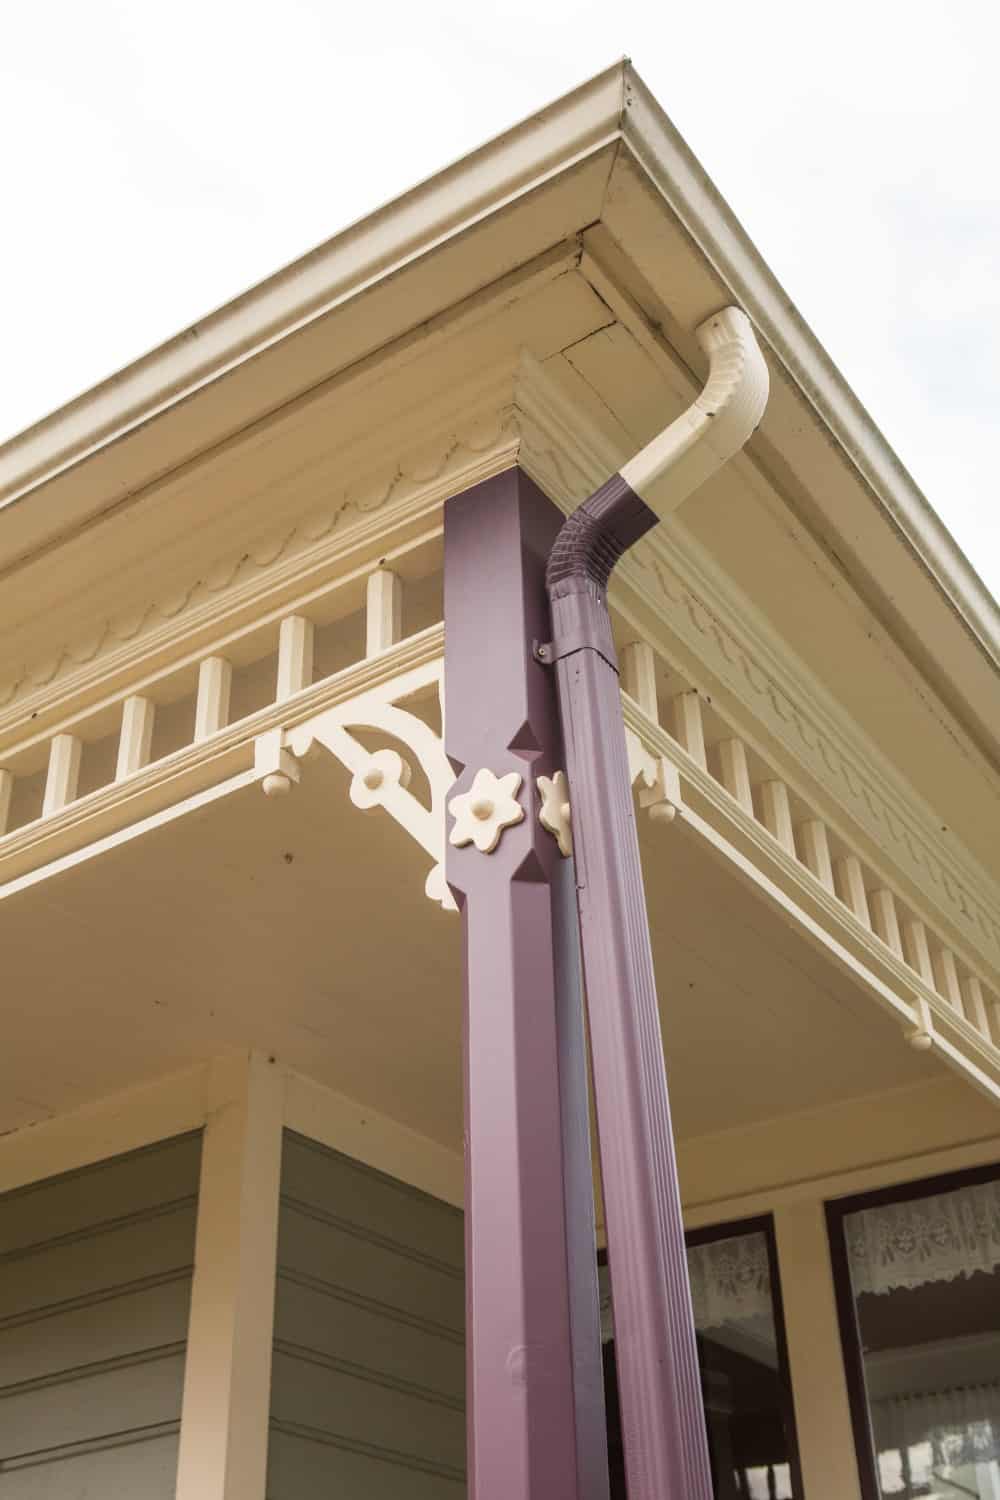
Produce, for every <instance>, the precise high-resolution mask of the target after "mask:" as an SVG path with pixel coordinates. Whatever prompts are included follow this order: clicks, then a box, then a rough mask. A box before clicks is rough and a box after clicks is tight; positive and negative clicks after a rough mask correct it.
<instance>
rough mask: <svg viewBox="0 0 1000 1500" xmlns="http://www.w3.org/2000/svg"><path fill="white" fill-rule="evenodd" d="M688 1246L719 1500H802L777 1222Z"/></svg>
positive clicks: (615, 1457)
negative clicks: (777, 1252) (778, 1258)
mask: <svg viewBox="0 0 1000 1500" xmlns="http://www.w3.org/2000/svg"><path fill="white" fill-rule="evenodd" d="M687 1245H688V1275H689V1278H690V1281H691V1302H692V1307H693V1311H694V1322H695V1331H696V1335H697V1341H698V1363H699V1366H700V1369H701V1381H702V1394H703V1396H704V1400H705V1418H706V1426H707V1429H708V1447H709V1456H710V1459H711V1464H712V1481H713V1486H714V1490H715V1496H716V1500H737V1497H739V1500H800V1497H801V1495H802V1484H801V1480H800V1477H799V1468H798V1455H797V1453H796V1447H795V1424H794V1419H793V1415H792V1401H791V1390H790V1386H789V1381H788V1360H787V1355H786V1351H785V1332H784V1324H783V1321H782V1315H781V1295H780V1288H779V1284H778V1267H777V1258H776V1255H775V1249H774V1235H773V1231H772V1227H771V1221H770V1219H769V1218H767V1219H754V1220H748V1221H746V1222H744V1223H740V1224H725V1225H719V1226H716V1227H713V1228H711V1229H701V1230H697V1231H694V1232H693V1233H691V1234H689V1235H688V1236H687ZM600 1276H601V1328H602V1336H603V1338H604V1384H605V1393H606V1397H607V1409H608V1450H609V1457H610V1460H611V1494H612V1500H624V1497H625V1494H626V1491H625V1471H624V1464H623V1456H622V1444H621V1428H620V1422H619V1413H618V1385H617V1379H616V1376H615V1362H614V1326H613V1318H612V1308H611V1287H610V1279H609V1275H608V1268H607V1265H606V1263H602V1265H601V1269H600ZM997 1500H1000V1496H998V1497H997Z"/></svg>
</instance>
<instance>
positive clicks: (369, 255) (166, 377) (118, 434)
mask: <svg viewBox="0 0 1000 1500" xmlns="http://www.w3.org/2000/svg"><path fill="white" fill-rule="evenodd" d="M624 75H625V64H624V63H616V64H615V65H614V66H613V67H611V68H609V69H607V70H605V71H604V72H603V73H600V74H598V75H597V76H596V77H595V78H593V79H591V80H590V81H589V82H587V83H585V84H583V85H582V86H581V87H579V88H577V89H575V90H573V91H572V92H571V93H569V94H566V95H565V96H564V97H562V98H561V99H558V100H556V101H555V102H554V103H553V104H551V105H550V106H548V107H547V108H546V109H543V110H541V111H540V112H539V113H537V114H535V115H532V116H531V117H529V118H528V119H527V120H525V121H523V122H522V123H521V124H519V125H517V126H515V127H514V128H513V129H511V130H508V131H505V132H504V133H503V135H501V136H498V137H497V138H496V139H494V140H493V141H491V142H489V143H488V144H486V145H485V146H483V147H481V148H480V149H479V150H477V151H474V152H472V153H471V154H470V155H468V156H466V157H463V158H462V159H460V160H459V161H457V162H455V163H454V164H453V165H452V166H450V167H447V168H445V169H444V170H443V171H441V172H438V173H436V174H435V175H434V176H433V177H431V178H428V179H427V180H426V181H425V182H423V183H421V184H419V185H418V186H416V187H414V188H412V189H411V190H410V191H409V192H407V193H405V194H403V195H402V196H401V197H399V198H396V199H394V200H393V201H391V202H390V203H388V204H386V205H384V206H383V207H382V208H379V209H377V210H376V211H375V212H374V213H372V214H370V215H368V216H366V217H365V218H364V219H362V220H360V221H359V222H358V223H356V224H354V225H352V226H351V227H349V228H348V229H345V230H343V231H342V232H341V233H340V234H338V235H336V236H334V237H333V238H332V239H330V240H328V241H327V242H326V243H325V244H323V245H321V246H319V247H318V248H317V249H315V250H313V251H311V252H310V253H309V254H307V255H305V256H303V257H302V258H301V259H299V260H297V261H294V262H293V263H292V264H291V265H289V266H287V267H285V268H284V269H283V270H281V271H279V272H277V273H276V274H275V275H274V276H271V277H269V278H268V279H267V280H266V281H264V282H261V283H260V284H259V285H257V286H255V287H253V288H252V289H251V290H249V291H247V292H245V293H244V294H243V295H242V296H240V297H237V298H236V299H234V300H233V301H232V302H230V303H228V304H226V305H225V306H224V307H222V308H221V309H219V310H218V311H217V312H214V313H212V314H210V315H209V316H208V317H206V318H204V319H202V320H200V321H199V322H198V323H196V324H194V325H192V326H191V327H190V328H188V329H186V330H185V331H184V332H183V333H180V334H178V335H177V336H176V337H175V338H173V339H171V340H170V341H169V342H168V343H166V344H163V345H161V346H160V347H159V348H157V349H155V350H153V351H152V352H151V353H149V354H147V355H146V356H144V357H143V358H142V359H139V360H137V361H136V362H135V363H133V364H131V365H129V366H127V367H126V368H125V369H124V370H122V371H120V372H119V373H118V374H116V375H113V376H112V377H110V378H109V379H108V380H106V381H104V382H102V383H101V384H100V385H98V386H95V387H94V388H93V389H91V390H90V391H88V392H86V393H85V394H83V395H81V396H80V397H78V398H77V399H76V400H75V401H73V402H70V403H69V404H68V405H66V406H64V407H62V408H61V409H60V410H58V411H56V412H54V413H53V414H52V415H50V416H48V417H46V418H44V419H43V420H42V421H41V422H39V423H37V424H35V425H34V426H32V427H30V428H28V429H27V430H26V431H25V432H23V433H21V434H20V435H18V436H16V437H14V438H12V439H10V440H9V441H8V442H7V443H5V444H3V445H2V446H0V516H2V522H3V524H2V530H0V566H3V565H6V564H9V563H10V562H11V561H14V560H16V559H17V558H18V557H21V556H23V555H25V554H26V553H29V552H30V551H31V550H32V549H33V548H34V547H36V546H38V545H41V544H43V543H44V542H45V541H46V540H47V539H50V538H51V537H52V536H53V535H56V534H59V533H62V532H65V531H66V530H67V529H68V528H70V527H72V526H73V525H74V523H76V522H78V521H79V520H80V518H81V513H82V514H83V515H84V516H86V514H87V513H88V512H89V513H91V514H93V513H95V512H96V511H97V510H100V509H102V508H103V507H104V506H105V505H107V504H109V503H113V502H114V501H115V500H116V499H119V498H121V496H122V495H124V494H127V493H128V492H129V491H130V489H131V487H132V486H133V484H135V483H138V482H142V481H141V479H139V478H138V477H137V476H136V475H134V474H133V473H132V472H131V470H130V468H129V467H128V466H127V469H126V472H124V473H115V472H112V473H111V474H109V475H108V476H107V478H109V479H110V480H111V483H110V485H108V484H105V485H103V486H102V487H101V495H93V494H91V495H89V496H88V497H87V498H86V499H84V500H83V501H82V503H81V501H80V499H79V497H71V496H69V495H67V497H66V504H65V505H64V504H63V503H62V497H61V496H60V497H59V503H49V504H46V505H45V506H41V507H37V506H27V505H25V504H24V503H23V502H25V501H26V500H28V499H29V498H30V497H32V496H36V495H37V494H38V492H39V491H40V490H42V489H43V488H44V487H46V486H51V484H52V482H53V481H54V480H56V479H58V478H59V476H60V475H63V474H65V473H67V472H68V471H71V470H74V469H76V468H77V467H78V466H80V465H81V464H82V463H83V462H84V461H85V460H87V459H88V458H92V457H93V456H95V455H96V454H99V453H102V452H105V451H106V450H108V449H109V448H112V447H114V446H116V445H120V444H121V443H122V441H123V440H125V439H127V438H128V437H129V436H130V435H133V434H135V433H136V431H137V430H140V429H142V428H144V427H146V426H147V425H148V424H149V423H150V422H152V421H153V420H155V419H156V418H159V417H162V416H163V415H164V414H166V413H168V412H171V411H174V410H176V409H177V408H179V407H181V406H185V405H190V404H191V402H192V398H193V397H195V396H196V395H197V394H198V393H199V392H202V391H203V390H204V388H205V387H208V386H213V385H216V384H217V383H218V382H220V381H222V380H224V379H225V378H226V377H230V384H231V385H233V386H234V385H235V382H232V380H231V377H232V376H233V375H234V373H236V372H239V371H243V370H245V369H246V367H247V366H248V365H251V364H253V363H254V362H258V363H259V362H261V361H265V360H267V356H268V355H269V354H272V353H273V352H274V351H275V350H277V349H280V348H282V346H287V345H288V344H289V343H290V341H293V340H296V338H297V336H298V337H299V339H301V336H302V335H303V334H305V333H307V332H308V331H309V330H310V329H315V328H316V326H317V325H319V324H323V323H324V322H325V321H326V320H328V319H329V318H330V316H331V314H333V313H335V312H336V311H337V310H338V309H340V308H342V307H344V305H345V304H348V303H351V302H354V301H356V300H357V299H359V298H360V297H361V296H362V295H363V294H365V293H370V292H372V291H373V290H374V289H375V288H377V287H379V286H381V285H384V284H385V283H387V282H388V281H390V280H391V279H392V278H393V277H398V276H399V275H400V273H402V272H405V271H406V270H407V269H408V268H410V267H412V266H413V265H414V264H415V263H416V262H419V261H421V260H423V259H424V258H425V257H427V256H428V255H429V253H430V252H431V251H434V250H440V249H441V248H442V247H443V246H445V245H447V244H449V243H451V242H454V241H456V240H459V239H460V238H461V237H463V236H468V234H469V231H470V230H473V229H475V228H476V226H480V225H483V224H485V223H486V221H493V222H499V221H501V220H502V218H503V211H504V210H505V209H509V208H511V207H512V206H514V205H517V204H519V203H523V202H524V200H525V199H527V198H528V197H529V195H532V194H537V193H538V191H539V190H542V189H544V188H545V187H546V186H547V185H549V184H552V183H555V182H559V181H562V180H565V179H567V178H572V175H573V172H574V168H577V167H580V166H582V165H583V164H586V163H587V162H589V161H592V160H594V159H595V158H599V157H600V156H601V155H602V153H607V152H608V151H609V149H611V150H613V148H614V146H615V144H616V142H617V141H618V139H619V137H620V124H621V111H622V99H623V88H624ZM606 175H607V174H606V172H605V173H603V174H602V175H601V177H600V179H599V182H598V183H597V186H596V191H595V183H594V182H591V181H590V179H586V181H585V182H584V183H583V189H582V190H581V192H580V194H579V196H580V197H581V199H583V200H586V199H587V198H588V197H592V198H593V202H592V203H590V202H586V201H580V202H579V203H576V204H575V205H574V207H573V208H572V209H571V211H570V212H569V215H568V220H567V223H568V226H569V228H568V232H570V233H574V232H575V231H576V230H577V228H578V227H579V226H580V225H581V224H583V223H586V222H587V220H588V218H591V217H595V216H596V215H597V214H599V211H600V199H601V194H602V192H603V187H604V184H605V182H606ZM578 181H580V179H579V178H578ZM573 196H574V195H573V192H572V186H571V191H570V199H571V201H572V200H573ZM532 206H534V205H533V204H532ZM549 243H551V241H550V242H549ZM546 248H548V244H541V243H539V244H537V245H536V244H533V243H531V241H530V236H526V237H525V239H524V245H523V253H522V254H521V258H520V259H521V263H523V262H524V261H526V260H529V259H531V258H532V257H533V256H534V255H536V254H538V253H540V252H541V251H542V250H544V249H546ZM481 258H482V262H483V267H484V270H483V274H482V279H481V282H480V285H482V284H485V283H486V282H487V281H489V280H491V279H495V278H496V276H497V275H498V274H500V273H499V272H498V271H497V270H496V268H493V269H492V270H491V268H490V264H489V258H488V257H487V256H482V257H481ZM504 269H510V266H507V267H504ZM475 289H476V288H475V287H473V286H469V287H466V288H464V289H462V291H461V292H460V295H463V296H467V295H469V294H470V293H471V292H472V291H474V290H475ZM437 311H440V308H438V307H433V308H430V309H429V310H428V311H426V312H425V311H423V310H422V309H421V310H420V313H419V317H418V321H420V319H421V318H423V317H426V316H430V315H432V314H433V313H434V312H437ZM400 331H404V329H403V328H401V327H397V328H396V329H394V330H393V333H394V334H398V333H399V332H400ZM272 363H274V364H276V363H277V361H267V365H266V368H267V369H268V370H270V368H271V365H272ZM283 373H284V374H285V378H286V380H287V378H288V372H287V367H286V368H285V370H284V371H283ZM325 373H326V374H329V373H330V367H329V364H328V366H327V369H326V371H325ZM248 384H249V386H250V389H249V390H247V391H241V392H240V393H239V395H238V396H237V394H236V392H235V390H232V391H229V393H228V407H229V410H228V413H227V423H228V431H229V432H232V431H235V430H238V429H239V428H240V427H242V426H245V425H247V423H248V422H250V421H252V420H254V418H255V417H257V416H259V415H261V414H262V412H263V411H265V410H267V409H268V406H270V408H273V407H274V405H275V404H276V402H275V398H276V396H277V404H282V403H283V402H284V401H285V400H287V399H289V397H291V396H293V395H295V394H296V393H297V392H296V390H295V389H294V388H292V389H290V388H289V387H288V385H287V384H282V382H281V381H280V380H275V379H273V378H272V377H271V375H270V374H267V375H263V376H262V375H261V372H260V371H257V370H255V372H254V379H253V380H252V381H250V382H248ZM219 436H221V433H220V434H217V435H216V440H218V437H219ZM158 446H159V447H160V449H161V451H162V448H163V443H162V441H159V440H158ZM186 456H189V455H184V454H182V455H180V457H182V458H183V457H186ZM192 456H193V455H192ZM174 459H175V461H177V456H176V455H174ZM150 477H152V476H151V475H150V474H149V473H147V474H146V475H145V478H146V480H148V479H149V478H150ZM109 489H110V494H109ZM46 499H47V500H48V501H50V502H55V501H56V496H55V494H52V493H50V494H49V495H47V496H46ZM74 500H75V501H76V503H75V504H74V503H73V502H74ZM29 511H30V512H31V515H30V518H29V516H28V512H29Z"/></svg>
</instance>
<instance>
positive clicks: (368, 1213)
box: [268, 1132, 465, 1500]
mask: <svg viewBox="0 0 1000 1500" xmlns="http://www.w3.org/2000/svg"><path fill="white" fill-rule="evenodd" d="M463 1326H464V1288H463V1250H462V1216H461V1213H460V1212H459V1211H458V1210H457V1209H454V1208H452V1207H451V1206H450V1205H448V1204H445V1203H441V1202H439V1201H438V1200H436V1199H434V1198H431V1197H428V1196H427V1194H425V1193H420V1192H417V1191H415V1190H414V1189H412V1188H410V1187H407V1186H406V1185H405V1184H403V1183H400V1182H396V1181H395V1180H394V1179H392V1178H390V1177H386V1176H384V1175H383V1174H381V1173H379V1172H374V1171H372V1170H370V1169H369V1168H367V1167H364V1166H362V1165H361V1164H360V1163H358V1162H354V1161H351V1160H350V1159H348V1158H346V1157H343V1156H340V1155H338V1154H337V1153H336V1152H333V1151H329V1150H327V1149H326V1148H325V1147H322V1146H319V1145H317V1144H316V1143H314V1142H311V1141H306V1140H304V1139H303V1138H302V1137H300V1136H296V1135H293V1134H291V1133H290V1132H286V1135H285V1142H284V1152H283V1158H282V1177H281V1216H280V1221H279V1235H278V1286H277V1296H276V1303H275V1330H274V1333H275V1343H274V1366H273V1379H272V1391H271V1424H272V1426H271V1440H270V1449H269V1461H268V1500H310V1497H312V1496H314V1495H315V1496H319V1495H324V1496H325V1495H327V1494H334V1493H336V1494H338V1495H340V1494H342V1495H343V1496H344V1497H345V1500H347V1497H348V1496H354V1495H357V1496H359V1497H360V1496H364V1500H459V1497H461V1496H462V1495H463V1494H464V1491H465V1482H464V1466H465V1414H464V1359H465V1355H464V1333H463Z"/></svg>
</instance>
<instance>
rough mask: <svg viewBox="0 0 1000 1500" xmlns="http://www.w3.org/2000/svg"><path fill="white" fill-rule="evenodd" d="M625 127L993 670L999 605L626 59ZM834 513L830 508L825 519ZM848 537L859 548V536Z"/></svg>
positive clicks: (662, 190)
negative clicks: (829, 513) (627, 66)
mask: <svg viewBox="0 0 1000 1500" xmlns="http://www.w3.org/2000/svg"><path fill="white" fill-rule="evenodd" d="M622 135H623V140H624V143H625V145H626V146H627V147H628V150H629V152H630V153H631V155H632V156H634V158H635V159H636V161H637V162H638V164H639V165H640V167H641V168H642V171H643V172H644V174H645V175H646V177H648V179H649V180H650V182H651V183H652V184H653V185H654V186H655V187H656V189H657V191H658V193H659V194H660V196H661V197H662V199H663V200H664V202H665V203H666V204H667V205H668V206H669V208H670V210H671V212H672V213H673V214H674V216H675V217H676V218H677V220H678V221H679V222H680V224H681V225H682V226H683V228H684V230H685V232H686V233H687V235H688V236H689V237H690V239H691V241H692V242H693V244H694V245H695V246H696V247H697V250H698V252H699V254H700V255H701V256H702V257H703V258H704V260H705V262H706V263H707V264H708V265H709V266H710V267H711V269H712V271H713V272H714V274H715V276H716V278H717V279H718V280H719V282H720V283H721V284H722V285H723V286H724V287H725V288H726V290H727V293H728V294H729V295H731V296H732V298H733V299H734V300H735V301H737V302H738V303H739V304H740V305H741V306H742V307H743V309H744V310H745V311H746V312H747V313H748V314H749V316H750V318H751V319H752V321H753V323H754V325H755V328H756V330H757V332H758V335H759V336H760V337H761V339H762V341H763V342H764V343H765V344H766V346H767V349H768V352H769V354H770V355H771V356H772V358H773V359H775V360H776V361H777V362H778V363H779V364H780V366H782V367H783V369H784V371H785V372H786V374H787V376H788V378H789V379H790V381H791V382H792V383H793V384H794V386H795V388H796V389H797V391H798V392H799V394H800V395H801V397H802V398H803V399H804V400H805V401H806V402H808V404H809V405H810V407H811V408H812V411H813V413H814V414H815V417H816V418H818V420H819V422H820V423H821V424H822V427H823V428H825V429H826V432H827V433H828V434H829V436H830V437H831V438H832V439H833V440H834V442H835V443H836V445H837V446H838V448H839V449H840V450H841V451H842V452H843V454H844V455H845V456H846V457H847V459H848V460H849V461H850V463H851V464H852V465H853V466H854V468H855V469H856V470H857V472H858V473H859V475H860V476H861V478H862V479H863V481H864V483H865V484H866V486H867V487H868V489H869V491H870V493H871V496H872V498H873V499H874V501H875V502H876V505H875V506H873V507H872V510H873V519H878V518H880V519H881V520H883V521H888V522H889V524H891V526H892V527H893V528H894V531H895V533H896V535H897V536H898V538H899V540H900V542H901V543H902V544H903V545H904V547H905V548H906V550H907V551H908V552H909V554H910V557H909V558H908V559H907V558H904V557H900V558H899V566H900V567H906V566H907V565H912V562H913V560H914V559H915V560H916V561H917V562H918V564H919V565H920V566H921V567H922V568H923V569H924V570H925V571H926V573H927V575H929V578H930V579H931V580H933V583H934V585H935V586H936V589H937V591H938V592H939V594H940V595H942V596H943V598H944V599H945V600H947V602H948V604H949V606H950V608H951V611H952V614H953V623H958V622H959V621H960V622H961V626H962V628H963V629H964V632H965V633H966V635H967V637H968V638H971V640H972V641H974V642H975V645H976V647H977V648H978V650H979V652H980V653H981V654H982V655H983V656H985V658H986V660H987V661H988V663H989V665H990V667H991V669H992V673H995V672H996V671H998V670H1000V606H998V605H997V602H996V600H995V599H994V598H993V596H992V595H991V593H990V591H989V590H988V589H987V587H986V585H985V584H984V583H983V582H982V580H981V579H980V578H979V576H978V574H977V573H976V572H975V570H974V568H973V567H972V565H971V563H970V562H969V561H968V559H967V558H966V557H965V555H964V553H963V552H962V551H961V549H960V548H959V546H958V545H957V543H956V542H955V540H954V538H953V537H952V536H951V534H950V533H949V532H948V530H947V528H946V527H945V525H944V523H943V522H942V521H941V519H940V517H939V516H938V515H937V514H936V512H935V511H934V510H933V508H932V507H931V505H930V504H929V502H928V501H927V499H926V497H925V496H924V495H923V494H922V492H921V491H920V489H919V488H918V486H917V485H916V483H915V482H914V480H913V479H912V477H911V476H910V474H909V473H908V472H907V470H906V469H905V467H904V466H903V464H902V463H901V462H900V460H899V458H898V457H897V456H896V454H895V453H894V452H893V450H892V448H891V447H890V446H889V444H888V443H887V442H886V440H885V438H884V437H883V436H882V434H881V433H880V432H879V430H878V428H877V427H876V425H875V423H874V422H873V421H872V419H871V417H870V416H869V415H868V413H867V411H866V410H865V408H864V407H863V406H862V404H861V402H860V401H859V400H858V398H857V397H856V396H855V395H854V393H853V391H852V390H851V389H850V387H849V386H848V384H847V382H846V381H845V380H844V378H843V377H842V376H841V374H840V373H839V371H838V370H837V368H836V366H835V365H834V363H833V361H832V360H831V359H830V357H829V355H828V354H827V353H826V351H825V350H824V349H823V348H822V346H821V345H820V343H819V342H818V340H817V339H816V338H815V336H814V335H813V333H812V332H811V330H810V329H809V327H808V325H807V324H806V323H805V321H804V319H803V318H802V317H801V315H800V314H799V313H798V311H797V310H796V309H795V307H794V306H793V305H792V304H791V303H790V301H789V299H788V297H787V295H786V294H785V292H784V291H783V290H782V288H781V286H780V285H779V283H778V281H777V280H776V278H775V277H774V276H773V275H772V273H771V271H770V270H769V269H768V267H767V265H766V263H765V262H764V260H763V259H762V258H761V256H760V255H759V254H758V252H757V250H756V249H755V248H754V246H753V244H752V242H751V240H750V239H749V237H748V236H747V234H746V233H745V231H744V230H743V228H742V226H741V225H740V223H739V221H738V220H737V219H736V217H735V216H734V214H733V213H732V212H731V210H730V209H729V208H728V206H727V205H726V203H725V202H724V201H723V199H722V198H721V197H720V195H719V193H718V192H717V190H716V189H715V187H714V186H713V184H712V183H711V181H710V180H709V178H708V177H707V175H706V174H705V172H704V170H703V169H702V168H701V166H700V165H699V163H698V162H697V160H696V159H695V157H694V156H693V155H692V154H691V152H690V150H689V149H688V147H687V146H686V145H685V143H684V141H683V140H682V138H681V137H680V135H679V134H678V132H677V131H676V130H675V128H674V127H673V125H672V124H671V123H670V121H669V119H668V118H667V116H666V115H665V114H664V112H663V110H662V109H661V108H660V106H659V104H658V103H657V101H656V100H655V98H654V97H653V95H652V94H651V93H650V92H649V90H648V89H647V88H646V86H645V85H644V84H643V82H642V80H641V79H640V78H639V77H638V75H637V74H636V73H635V71H634V70H633V69H631V68H629V69H628V70H627V73H626V80H625V109H624V112H623V126H622ZM626 248H627V247H626ZM766 421H767V419H766V417H765V426H766ZM836 522H837V518H836V516H835V515H833V514H831V515H830V516H829V523H830V526H831V528H835V527H836ZM851 545H852V547H853V548H854V549H856V548H857V541H856V540H855V541H853V542H852V544H851ZM889 592H892V590H889ZM917 633H918V634H920V633H922V632H921V630H920V627H919V626H917ZM994 690H995V679H994Z"/></svg>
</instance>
